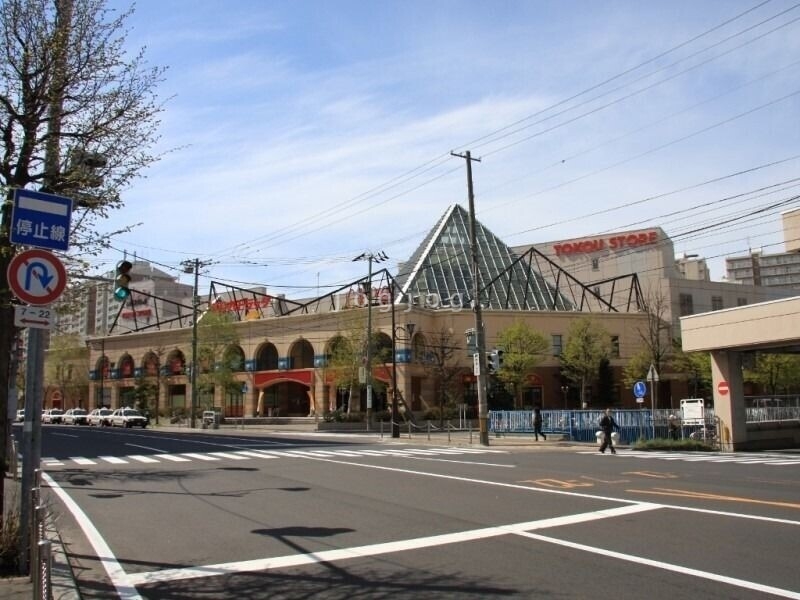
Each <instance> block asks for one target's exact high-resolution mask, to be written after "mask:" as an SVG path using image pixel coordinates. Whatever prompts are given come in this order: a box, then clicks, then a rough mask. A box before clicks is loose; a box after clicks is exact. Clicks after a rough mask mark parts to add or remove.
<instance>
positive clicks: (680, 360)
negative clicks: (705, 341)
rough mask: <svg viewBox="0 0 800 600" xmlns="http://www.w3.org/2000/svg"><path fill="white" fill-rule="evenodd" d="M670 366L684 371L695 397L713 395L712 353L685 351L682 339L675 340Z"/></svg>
mask: <svg viewBox="0 0 800 600" xmlns="http://www.w3.org/2000/svg"><path fill="white" fill-rule="evenodd" d="M674 348H675V350H674V352H673V354H672V357H671V359H670V368H671V369H672V370H673V371H674V372H675V373H682V374H683V375H684V377H686V379H687V383H688V384H689V393H690V394H691V395H692V397H693V398H707V397H710V396H711V355H710V354H709V353H708V352H684V351H683V349H682V348H681V343H680V340H679V339H678V340H675V345H674Z"/></svg>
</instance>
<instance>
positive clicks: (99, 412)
mask: <svg viewBox="0 0 800 600" xmlns="http://www.w3.org/2000/svg"><path fill="white" fill-rule="evenodd" d="M113 412H114V411H113V410H111V409H110V408H95V409H94V410H93V411H92V412H90V413H89V416H88V417H87V418H86V421H87V423H88V424H89V425H94V426H96V427H107V426H109V425H111V423H110V422H109V420H108V419H109V418H110V417H111V414H112V413H113Z"/></svg>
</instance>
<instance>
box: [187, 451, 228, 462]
mask: <svg viewBox="0 0 800 600" xmlns="http://www.w3.org/2000/svg"><path fill="white" fill-rule="evenodd" d="M182 456H188V457H189V458H196V459H197V460H219V457H218V456H209V455H208V454H196V453H194V452H184V453H183V455H182Z"/></svg>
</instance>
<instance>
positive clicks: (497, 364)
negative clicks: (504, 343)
mask: <svg viewBox="0 0 800 600" xmlns="http://www.w3.org/2000/svg"><path fill="white" fill-rule="evenodd" d="M502 368H503V351H502V350H500V349H499V348H498V349H497V350H495V351H494V369H495V371H499V370H500V369H502Z"/></svg>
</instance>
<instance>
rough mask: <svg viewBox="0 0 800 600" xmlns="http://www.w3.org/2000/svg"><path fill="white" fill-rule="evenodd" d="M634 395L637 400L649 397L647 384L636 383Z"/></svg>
mask: <svg viewBox="0 0 800 600" xmlns="http://www.w3.org/2000/svg"><path fill="white" fill-rule="evenodd" d="M633 395H634V396H636V397H637V398H644V397H645V396H646V395H647V384H646V383H645V382H644V381H637V382H636V383H634V384H633Z"/></svg>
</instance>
